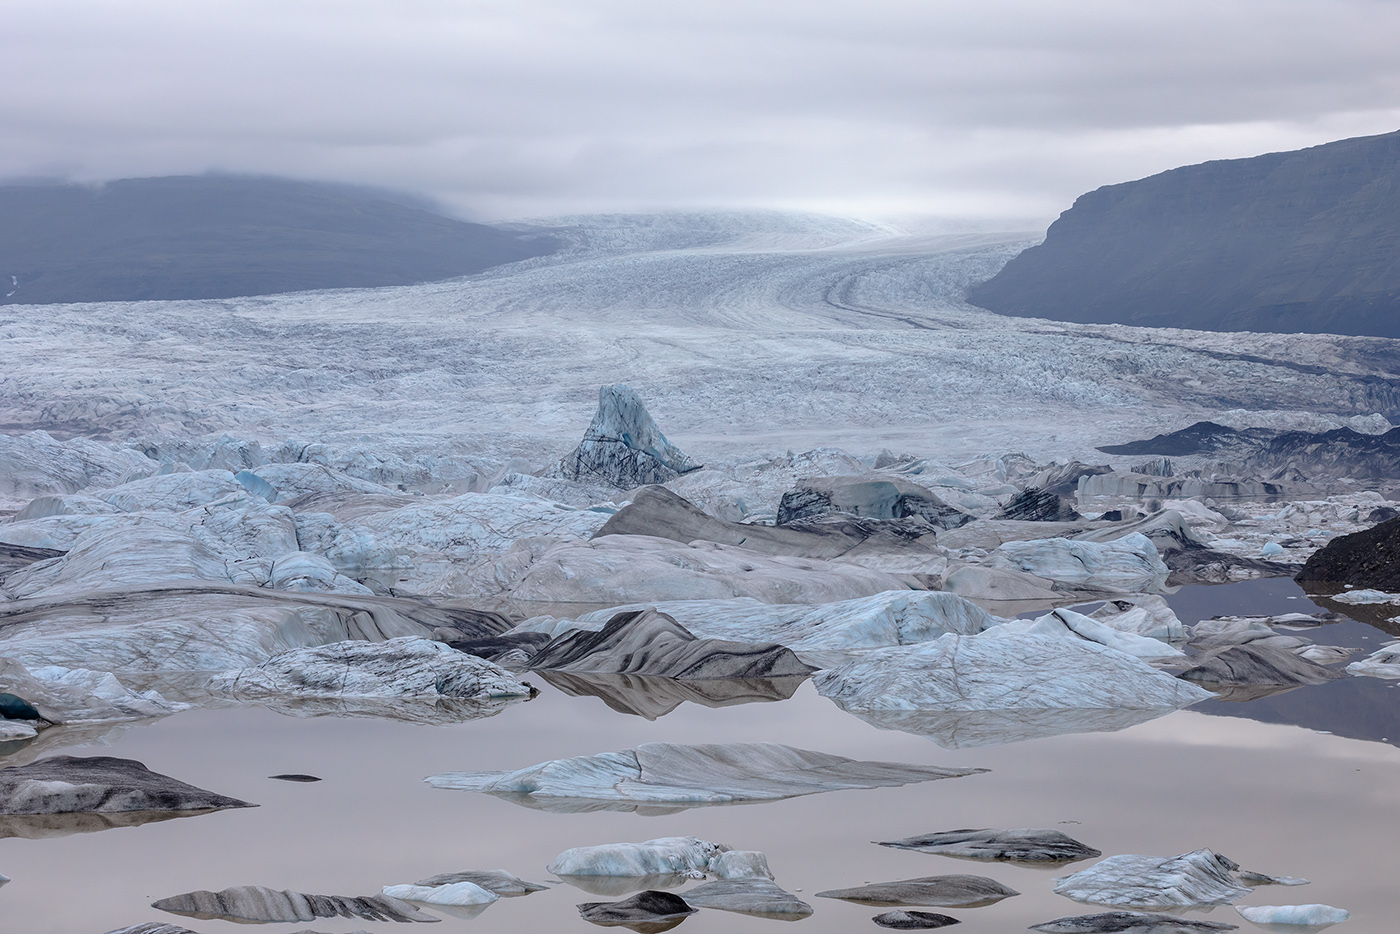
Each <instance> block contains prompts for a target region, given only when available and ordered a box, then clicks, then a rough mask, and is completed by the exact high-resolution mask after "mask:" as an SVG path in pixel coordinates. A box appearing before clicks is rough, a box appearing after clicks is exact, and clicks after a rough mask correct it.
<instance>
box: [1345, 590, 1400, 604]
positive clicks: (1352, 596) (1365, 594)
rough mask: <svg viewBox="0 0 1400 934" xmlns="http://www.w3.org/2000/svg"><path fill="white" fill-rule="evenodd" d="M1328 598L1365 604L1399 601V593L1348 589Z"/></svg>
mask: <svg viewBox="0 0 1400 934" xmlns="http://www.w3.org/2000/svg"><path fill="white" fill-rule="evenodd" d="M1328 599H1330V600H1334V601H1336V602H1337V603H1348V604H1351V605H1353V606H1356V605H1362V606H1365V605H1369V604H1374V603H1400V593H1386V592H1385V591H1383V590H1348V591H1345V592H1344V593H1339V594H1334V595H1332V596H1331V597H1329V598H1328Z"/></svg>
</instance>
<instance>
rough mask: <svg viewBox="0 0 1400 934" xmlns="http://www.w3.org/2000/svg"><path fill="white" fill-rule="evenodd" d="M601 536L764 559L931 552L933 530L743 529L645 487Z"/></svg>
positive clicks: (826, 521)
mask: <svg viewBox="0 0 1400 934" xmlns="http://www.w3.org/2000/svg"><path fill="white" fill-rule="evenodd" d="M605 535H651V536H655V537H656V538H669V539H670V540H671V541H675V542H685V543H689V542H693V541H707V542H718V543H720V544H721V545H739V546H741V547H743V548H747V549H748V550H750V551H755V552H758V553H759V554H765V555H792V556H794V557H802V558H836V557H840V556H842V555H851V554H866V553H871V552H883V551H898V552H900V553H908V552H910V551H911V550H920V549H921V550H925V551H928V552H929V553H930V554H934V553H935V549H934V530H933V528H932V527H930V526H929V525H928V524H926V523H923V522H913V521H910V520H899V521H881V520H878V519H862V518H856V517H854V516H848V515H842V514H826V515H822V516H821V517H819V518H815V519H805V520H800V521H796V520H795V521H793V522H791V523H789V524H788V525H787V526H778V527H774V526H769V525H745V524H743V523H740V522H729V521H726V520H724V519H717V518H715V517H714V516H712V515H710V514H709V513H707V512H705V511H704V510H702V509H700V508H699V507H697V506H696V505H694V504H693V503H691V502H690V501H689V500H686V499H684V498H683V497H681V496H678V495H676V494H675V493H672V492H671V491H670V490H668V489H666V488H665V487H664V486H647V487H643V488H642V489H640V490H638V491H637V492H636V493H635V494H633V496H632V502H631V503H629V504H628V505H626V506H624V507H623V508H622V509H619V510H618V511H617V512H616V513H615V514H614V515H613V516H612V518H610V519H608V521H607V523H606V524H605V525H604V526H603V527H602V528H601V529H599V530H598V532H597V533H596V534H595V535H594V536H593V537H594V538H602V537H603V536H605Z"/></svg>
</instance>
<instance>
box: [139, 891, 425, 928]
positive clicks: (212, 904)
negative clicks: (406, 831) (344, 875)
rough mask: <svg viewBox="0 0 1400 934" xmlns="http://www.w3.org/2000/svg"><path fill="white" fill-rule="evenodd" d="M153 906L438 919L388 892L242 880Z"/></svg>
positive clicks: (214, 914) (206, 913)
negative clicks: (316, 891) (335, 891)
mask: <svg viewBox="0 0 1400 934" xmlns="http://www.w3.org/2000/svg"><path fill="white" fill-rule="evenodd" d="M151 907H152V908H158V909H160V910H161V911H168V912H170V913H171V914H176V915H188V916H189V917H192V918H202V919H204V920H210V921H213V920H217V921H251V922H255V923H270V922H274V921H281V922H294V921H315V920H316V919H317V918H335V917H341V918H359V919H361V920H364V921H398V922H408V921H419V922H432V921H437V920H438V919H437V918H435V917H433V916H432V915H428V914H424V913H423V912H421V911H419V910H418V909H417V908H415V907H413V906H412V905H410V904H409V903H408V902H402V901H399V900H398V899H397V898H390V897H388V896H387V895H362V896H346V895H305V894H302V893H301V892H288V891H278V890H277V889H269V888H266V887H264V886H261V885H242V886H238V887H237V888H231V889H224V890H223V891H221V892H208V891H204V890H200V891H198V892H186V893H185V894H183V895H172V896H171V897H170V898H162V899H161V900H160V901H158V902H152V903H151Z"/></svg>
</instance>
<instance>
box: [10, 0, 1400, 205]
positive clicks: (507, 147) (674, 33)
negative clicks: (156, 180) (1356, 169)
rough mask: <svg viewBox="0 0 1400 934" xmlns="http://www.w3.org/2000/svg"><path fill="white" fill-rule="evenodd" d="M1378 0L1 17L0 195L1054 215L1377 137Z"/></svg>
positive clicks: (387, 7) (415, 8)
mask: <svg viewBox="0 0 1400 934" xmlns="http://www.w3.org/2000/svg"><path fill="white" fill-rule="evenodd" d="M1397 35H1400V4H1395V3H1391V2H1388V0H1330V2H1328V3H1317V2H1315V0H1306V2H1303V0H1237V2H1233V3H1230V4H1220V3H1216V2H1208V0H1180V2H1175V3H1171V4H1129V3H1122V2H1120V0H1084V2H1075V3H1072V4H1071V3H1063V4H1047V3H1044V2H1043V0H1020V2H1018V0H982V2H947V0H941V2H936V3H935V2H928V0H863V2H861V3H855V2H851V0H846V2H839V3H833V2H826V3H824V2H820V0H803V2H795V0H768V2H763V3H754V2H752V0H747V2H733V0H708V2H706V3H703V4H702V3H686V4H680V3H674V4H673V3H656V2H654V0H653V2H647V0H583V2H580V0H508V2H491V0H478V2H471V0H465V2H464V0H386V2H372V0H363V2H355V0H343V2H328V0H292V2H289V0H272V2H269V0H238V2H226V0H201V2H199V3H190V2H187V0H130V2H96V0H49V2H46V3H43V4H7V5H6V6H5V8H4V11H3V13H0V44H3V45H0V50H3V54H0V87H4V88H5V90H4V92H3V93H0V133H3V138H4V139H5V141H6V145H5V146H4V147H3V148H0V176H10V177H15V176H48V177H63V178H74V179H81V180H103V179H109V178H120V177H129V176H141V175H165V174H183V173H199V172H204V171H209V170H217V171H232V172H254V173H266V174H277V175H288V176H293V177H300V178H315V179H328V180H335V181H345V182H356V183H363V184H373V185H381V186H389V187H395V188H402V189H406V190H410V191H414V192H418V193H421V194H424V195H427V196H430V197H433V198H436V199H439V200H440V201H441V202H442V203H444V204H445V205H448V206H450V207H451V208H453V209H455V210H457V211H459V212H462V213H465V214H467V215H470V216H475V217H482V218H502V217H522V216H531V215H545V214H560V213H570V212H581V211H628V210H647V209H656V208H669V207H709V206H729V207H745V206H755V207H757V206H762V207H786V208H801V209H812V210H825V211H832V212H838V213H856V214H863V215H876V216H894V215H905V214H923V213H930V214H937V215H944V216H965V217H982V218H991V219H998V218H1006V219H1013V218H1014V219H1022V218H1030V219H1033V220H1036V221H1039V222H1045V221H1048V220H1050V219H1052V218H1053V217H1054V216H1055V214H1056V213H1058V212H1059V211H1060V210H1062V209H1064V208H1065V207H1067V206H1068V205H1069V203H1070V202H1071V201H1072V200H1073V198H1074V197H1075V195H1077V194H1079V193H1080V192H1082V191H1085V190H1087V189H1091V188H1094V187H1097V186H1099V185H1102V184H1108V183H1112V182H1117V181H1123V180H1126V179H1130V178H1136V177H1141V176H1143V175H1147V174H1151V173H1153V172H1157V171H1161V170H1163V169H1166V168H1170V167H1172V166H1175V165H1181V164H1186V163H1191V162H1199V161H1203V160H1206V159H1212V158H1222V157H1236V156H1247V155H1254V154H1256V153H1259V152H1266V151H1271V150H1279V149H1292V148H1298V147H1301V146H1306V145H1312V144H1316V143H1321V142H1326V141H1328V140H1331V139H1338V138H1342V137H1346V136H1357V135H1366V134H1371V133H1382V132H1388V131H1390V130H1395V129H1397V128H1400V56H1396V55H1395V54H1394V46H1393V39H1394V37H1395V36H1397Z"/></svg>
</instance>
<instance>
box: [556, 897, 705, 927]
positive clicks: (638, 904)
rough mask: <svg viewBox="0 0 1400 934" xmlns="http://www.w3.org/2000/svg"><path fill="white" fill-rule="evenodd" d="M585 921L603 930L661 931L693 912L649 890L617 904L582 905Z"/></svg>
mask: <svg viewBox="0 0 1400 934" xmlns="http://www.w3.org/2000/svg"><path fill="white" fill-rule="evenodd" d="M578 913H579V916H580V917H582V918H583V920H585V921H589V922H592V923H593V924H598V925H602V926H604V927H630V928H632V929H633V930H637V931H664V930H668V929H669V928H670V927H672V926H674V925H675V924H679V923H680V922H681V921H682V920H684V919H685V917H686V915H692V914H695V909H694V908H691V907H690V906H689V905H687V904H686V902H685V899H683V898H681V897H680V896H679V895H676V894H673V893H671V892H658V891H655V890H648V891H645V892H638V893H637V894H636V895H633V896H632V897H631V898H625V899H623V900H622V901H620V902H584V903H583V904H582V905H579V906H578Z"/></svg>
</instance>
